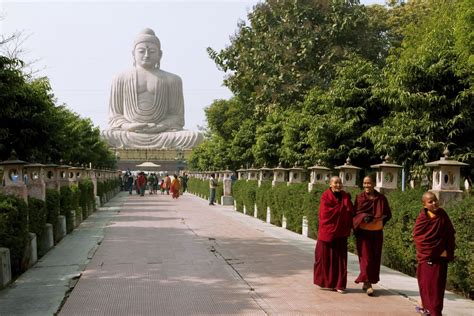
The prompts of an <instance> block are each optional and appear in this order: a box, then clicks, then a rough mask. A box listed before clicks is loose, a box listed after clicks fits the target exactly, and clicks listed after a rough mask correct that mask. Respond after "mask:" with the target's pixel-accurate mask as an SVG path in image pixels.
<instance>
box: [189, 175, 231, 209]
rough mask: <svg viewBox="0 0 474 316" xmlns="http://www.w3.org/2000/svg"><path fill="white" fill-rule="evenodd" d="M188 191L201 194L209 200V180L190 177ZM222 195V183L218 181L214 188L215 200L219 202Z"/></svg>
mask: <svg viewBox="0 0 474 316" xmlns="http://www.w3.org/2000/svg"><path fill="white" fill-rule="evenodd" d="M188 192H190V193H192V194H195V195H203V196H204V199H206V200H209V194H210V191H209V181H208V180H201V179H196V178H190V179H189V181H188ZM222 195H224V187H223V183H222V182H221V181H219V182H218V183H217V188H216V202H217V203H219V204H220V203H221V197H222Z"/></svg>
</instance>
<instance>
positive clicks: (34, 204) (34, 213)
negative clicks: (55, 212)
mask: <svg viewBox="0 0 474 316" xmlns="http://www.w3.org/2000/svg"><path fill="white" fill-rule="evenodd" d="M45 226H46V203H45V202H44V201H42V200H39V199H35V198H33V197H29V198H28V231H29V232H31V233H35V234H36V238H37V239H36V240H37V241H38V243H39V240H41V238H42V236H43V234H44V227H45Z"/></svg>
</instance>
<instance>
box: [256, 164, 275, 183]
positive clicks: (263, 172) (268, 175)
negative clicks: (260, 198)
mask: <svg viewBox="0 0 474 316" xmlns="http://www.w3.org/2000/svg"><path fill="white" fill-rule="evenodd" d="M272 179H273V169H271V168H268V167H267V165H266V164H264V165H263V167H262V168H260V169H259V170H258V186H259V187H260V186H261V185H262V182H263V181H271V180H272Z"/></svg>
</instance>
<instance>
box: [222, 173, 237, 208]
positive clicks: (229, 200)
mask: <svg viewBox="0 0 474 316" xmlns="http://www.w3.org/2000/svg"><path fill="white" fill-rule="evenodd" d="M231 175H232V171H231V170H228V169H227V170H224V171H222V177H221V178H222V184H223V189H224V190H223V191H224V192H223V195H222V196H221V205H233V204H234V198H233V197H232V179H231Z"/></svg>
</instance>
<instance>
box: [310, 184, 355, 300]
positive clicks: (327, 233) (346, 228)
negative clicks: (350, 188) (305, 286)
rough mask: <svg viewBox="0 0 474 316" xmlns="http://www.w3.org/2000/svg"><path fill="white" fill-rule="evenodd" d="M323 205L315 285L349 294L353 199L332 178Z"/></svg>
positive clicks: (321, 204) (316, 252)
mask: <svg viewBox="0 0 474 316" xmlns="http://www.w3.org/2000/svg"><path fill="white" fill-rule="evenodd" d="M329 186H330V188H329V189H328V190H326V191H324V192H323V195H322V196H321V201H320V204H319V230H318V241H317V243H316V249H315V252H314V258H315V263H314V271H313V280H314V284H316V285H319V286H320V287H321V288H323V289H331V290H337V291H338V292H339V293H345V289H346V285H347V237H348V236H349V235H350V232H351V227H352V211H353V205H352V201H351V196H350V195H349V194H348V193H346V192H344V191H343V190H342V182H341V179H340V178H339V177H337V176H335V177H332V178H331V180H330V182H329Z"/></svg>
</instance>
